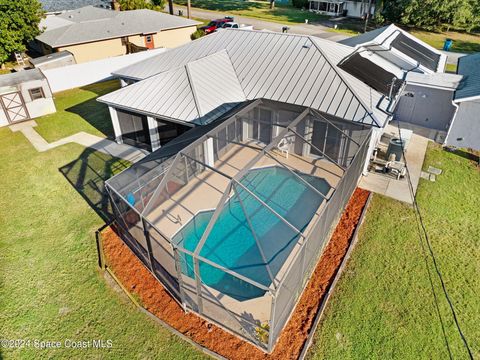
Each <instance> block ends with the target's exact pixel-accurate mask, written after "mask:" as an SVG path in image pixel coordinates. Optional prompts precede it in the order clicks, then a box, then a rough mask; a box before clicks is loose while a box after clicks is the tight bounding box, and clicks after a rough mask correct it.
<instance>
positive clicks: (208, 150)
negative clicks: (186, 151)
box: [203, 138, 215, 167]
mask: <svg viewBox="0 0 480 360" xmlns="http://www.w3.org/2000/svg"><path fill="white" fill-rule="evenodd" d="M203 152H204V153H205V164H207V165H208V166H212V167H213V166H214V163H215V157H214V152H213V139H212V138H208V139H207V140H205V142H204V143H203Z"/></svg>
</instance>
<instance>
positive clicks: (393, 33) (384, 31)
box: [340, 24, 447, 73]
mask: <svg viewBox="0 0 480 360" xmlns="http://www.w3.org/2000/svg"><path fill="white" fill-rule="evenodd" d="M340 43H341V44H344V45H348V46H351V47H356V48H360V47H365V48H368V50H369V51H372V52H376V53H377V54H378V55H379V56H381V57H384V58H386V59H387V60H388V61H390V62H392V63H394V64H396V65H397V66H399V67H401V68H402V69H403V70H407V71H408V70H413V69H417V70H420V71H421V72H426V73H431V72H443V71H444V67H445V62H446V60H447V57H446V55H445V54H443V53H442V52H441V51H439V50H437V49H435V48H434V47H432V46H430V45H428V44H427V43H425V42H424V41H422V40H420V39H418V38H416V37H415V36H413V35H411V34H409V33H408V32H406V31H405V30H403V29H401V28H399V27H397V26H395V25H394V24H392V25H389V26H384V27H381V28H379V29H375V30H373V31H369V32H366V33H364V34H361V35H358V36H354V37H351V38H348V39H344V40H341V41H340Z"/></svg>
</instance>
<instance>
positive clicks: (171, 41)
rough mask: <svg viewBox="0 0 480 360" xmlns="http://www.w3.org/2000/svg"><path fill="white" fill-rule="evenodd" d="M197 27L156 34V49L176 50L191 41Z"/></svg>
mask: <svg viewBox="0 0 480 360" xmlns="http://www.w3.org/2000/svg"><path fill="white" fill-rule="evenodd" d="M195 30H197V27H196V26H195V25H194V26H188V27H185V28H180V29H172V30H165V31H160V32H158V33H156V34H155V35H154V37H153V41H154V42H155V47H156V48H157V47H165V48H174V47H177V46H180V45H183V44H186V43H188V42H190V41H191V38H190V35H192V34H193V33H194V32H195Z"/></svg>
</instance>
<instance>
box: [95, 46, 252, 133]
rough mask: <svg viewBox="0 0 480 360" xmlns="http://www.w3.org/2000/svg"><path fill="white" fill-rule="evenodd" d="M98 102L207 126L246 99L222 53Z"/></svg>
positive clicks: (107, 96) (178, 68) (112, 94)
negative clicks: (222, 85) (219, 85)
mask: <svg viewBox="0 0 480 360" xmlns="http://www.w3.org/2000/svg"><path fill="white" fill-rule="evenodd" d="M212 84H213V85H215V84H228V86H225V87H216V86H212ZM98 100H99V101H100V102H104V103H107V104H111V105H115V106H118V107H121V108H126V109H128V110H134V111H138V112H142V113H145V114H148V115H151V116H153V117H155V116H157V117H161V118H168V119H172V120H179V121H183V122H191V123H195V124H206V123H209V122H210V121H211V120H213V119H215V118H217V117H219V116H221V115H222V114H224V113H226V112H227V111H229V110H230V109H232V108H233V107H235V106H237V105H238V104H239V103H241V102H243V101H245V100H246V98H245V95H244V93H243V90H242V88H241V86H240V84H239V82H238V79H237V77H236V74H235V71H234V70H233V67H232V64H231V62H230V59H229V57H228V55H227V54H226V52H225V51H221V52H218V53H215V54H213V55H211V56H208V57H205V58H202V59H200V60H197V61H194V62H191V63H188V64H186V65H183V66H180V67H177V68H174V69H171V70H168V71H165V72H162V73H160V74H158V75H154V76H152V77H150V78H148V79H146V80H143V81H140V82H137V83H135V84H133V85H130V86H127V87H124V88H121V89H119V90H117V91H114V92H112V93H109V94H106V95H104V96H101V97H100V98H99V99H98Z"/></svg>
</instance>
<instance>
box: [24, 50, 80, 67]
mask: <svg viewBox="0 0 480 360" xmlns="http://www.w3.org/2000/svg"><path fill="white" fill-rule="evenodd" d="M29 61H30V64H32V65H33V67H34V68H35V69H41V70H47V69H55V68H58V67H62V66H68V65H73V64H76V62H75V58H74V56H73V54H72V53H71V52H70V51H67V50H63V51H59V52H55V53H51V54H48V55H43V56H39V57H37V58H33V59H30V60H29Z"/></svg>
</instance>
